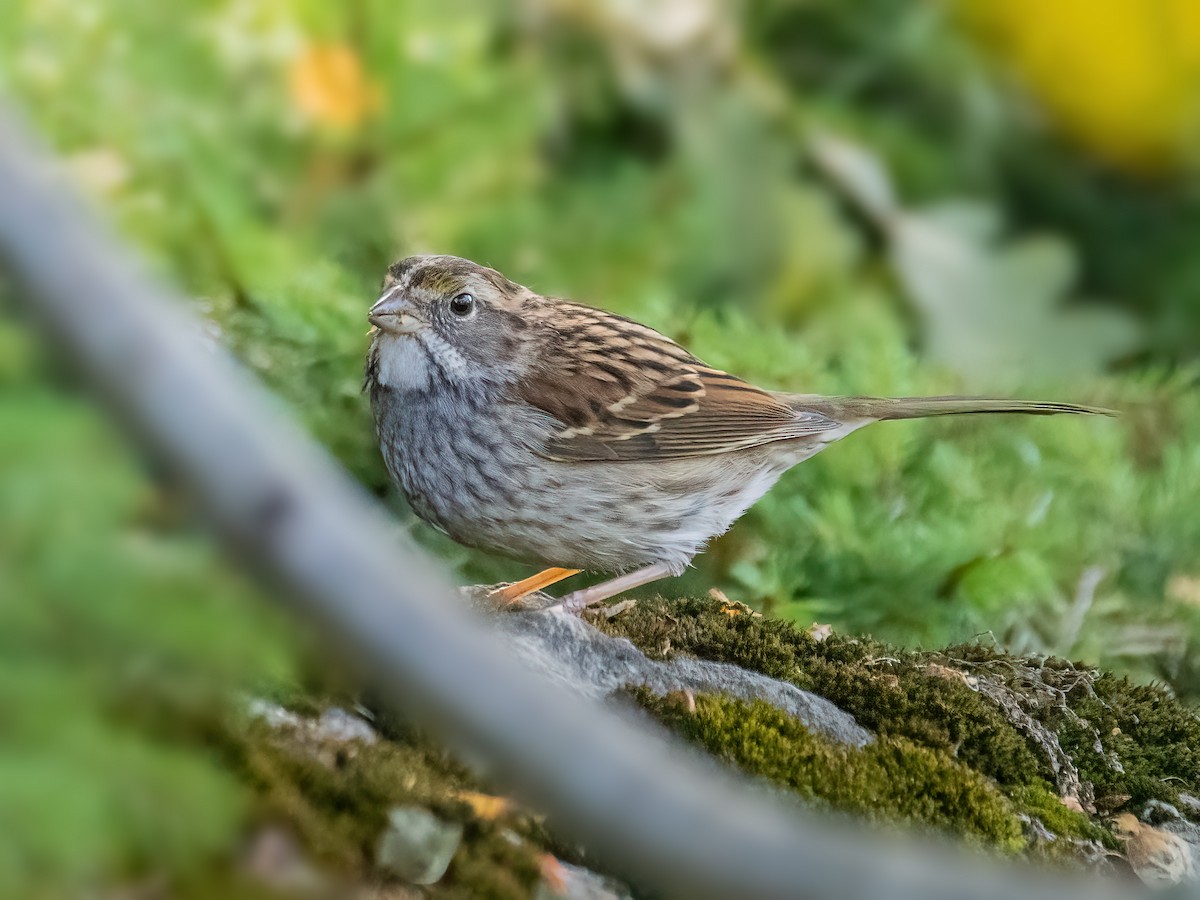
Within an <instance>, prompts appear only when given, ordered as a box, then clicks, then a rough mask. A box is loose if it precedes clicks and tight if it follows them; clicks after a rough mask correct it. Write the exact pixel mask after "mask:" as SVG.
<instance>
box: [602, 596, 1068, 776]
mask: <svg viewBox="0 0 1200 900" xmlns="http://www.w3.org/2000/svg"><path fill="white" fill-rule="evenodd" d="M603 627H605V628H607V629H608V630H609V631H611V632H612V633H615V634H620V635H622V636H624V637H628V638H629V639H630V640H632V641H633V642H634V643H635V644H637V645H638V646H639V647H641V648H643V649H644V650H645V651H646V652H648V653H651V654H657V655H659V656H664V655H670V654H671V653H675V652H683V653H688V654H691V655H693V656H698V657H701V658H703V659H711V660H719V661H722V662H729V663H733V664H735V665H739V666H744V667H745V668H748V669H753V670H755V671H758V672H762V673H763V674H765V675H769V676H771V677H773V678H780V679H784V680H786V681H790V682H792V683H793V684H796V685H797V686H798V687H801V688H804V689H805V690H809V691H812V692H814V693H816V694H819V695H821V696H822V697H826V698H828V699H829V700H831V701H833V702H834V703H836V704H837V705H838V706H840V707H841V708H842V709H844V710H846V711H847V712H849V713H851V714H852V715H853V716H854V717H855V718H856V719H857V720H858V721H859V723H860V724H862V725H863V726H865V727H866V728H869V729H871V730H872V731H874V732H876V733H877V734H879V735H880V736H883V737H902V738H907V739H909V740H911V741H913V742H914V743H916V744H919V745H921V746H924V747H928V748H930V749H933V750H940V751H942V752H945V753H948V754H950V755H952V756H954V757H956V758H957V759H959V760H960V761H962V762H963V763H965V764H966V765H968V766H970V767H971V768H972V769H974V770H975V771H977V772H980V773H982V774H984V775H987V776H988V777H990V778H994V779H995V780H996V781H997V782H999V783H1000V784H1002V785H1023V784H1032V783H1036V782H1039V781H1041V780H1044V779H1045V778H1048V777H1049V776H1050V770H1049V764H1048V761H1047V760H1046V758H1045V757H1044V756H1043V755H1042V754H1040V753H1039V752H1038V751H1036V750H1035V749H1034V748H1033V747H1031V746H1030V744H1029V741H1028V740H1027V739H1026V738H1025V736H1023V735H1022V734H1021V733H1020V732H1018V731H1017V730H1016V729H1015V728H1014V727H1013V726H1012V725H1011V724H1010V723H1009V722H1008V720H1007V719H1006V718H1005V717H1004V715H1003V714H1002V713H1001V712H1000V711H999V710H998V709H996V707H995V706H994V705H993V704H991V703H990V702H988V700H987V699H986V698H984V697H982V696H980V695H979V694H978V693H977V692H975V691H973V690H972V689H971V688H970V687H969V686H968V685H967V684H966V683H965V682H963V681H961V680H958V679H954V678H946V677H942V676H941V675H939V674H936V673H937V672H938V671H939V670H937V669H931V668H930V667H929V666H928V661H927V660H926V659H924V658H923V657H922V656H921V655H920V654H915V653H912V652H910V651H904V650H898V649H897V648H895V647H890V646H887V645H886V644H882V643H879V642H876V641H873V640H870V639H851V638H848V637H844V636H841V635H836V634H835V635H832V636H830V637H829V638H827V639H826V640H824V641H820V642H818V641H816V640H814V639H813V638H812V637H810V636H809V635H808V634H806V633H805V632H803V631H801V630H799V629H798V628H796V627H795V626H794V625H792V624H791V623H789V622H786V621H783V620H779V619H768V618H764V617H759V616H751V615H746V614H744V613H743V614H740V615H733V616H731V615H729V613H728V612H726V611H723V610H722V604H720V603H718V602H716V601H713V600H707V599H705V600H677V601H667V600H662V599H652V600H640V601H639V602H638V605H637V606H636V607H635V608H633V609H632V610H630V611H629V612H627V613H625V614H623V615H621V616H618V617H617V618H615V619H613V620H612V621H611V622H609V623H608V624H606V625H604V626H603Z"/></svg>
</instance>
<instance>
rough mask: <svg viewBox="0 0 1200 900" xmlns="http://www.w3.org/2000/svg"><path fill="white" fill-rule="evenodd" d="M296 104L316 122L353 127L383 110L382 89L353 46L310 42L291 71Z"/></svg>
mask: <svg viewBox="0 0 1200 900" xmlns="http://www.w3.org/2000/svg"><path fill="white" fill-rule="evenodd" d="M288 84H289V87H290V90H291V97H292V104H293V106H294V107H295V108H296V110H297V111H298V112H299V113H300V114H301V115H302V116H304V117H305V118H306V119H308V120H309V121H311V122H314V123H315V124H317V125H319V126H322V127H326V128H331V129H333V130H338V131H351V130H353V129H355V128H357V127H358V126H360V125H361V124H362V123H363V122H364V121H365V120H366V119H367V118H368V117H369V116H371V115H372V114H374V113H375V112H377V111H378V110H379V107H380V105H381V102H382V91H381V90H380V88H379V85H378V84H376V83H375V82H373V81H372V80H371V79H370V78H368V77H367V74H366V72H365V71H364V70H363V67H362V61H361V59H359V56H358V54H357V53H356V52H355V51H354V49H353V48H352V47H349V46H347V45H346V44H341V43H330V44H310V45H309V46H308V47H306V48H305V49H304V50H303V52H301V53H300V55H299V56H297V57H296V58H295V59H294V60H293V61H292V64H291V66H290V68H289V71H288Z"/></svg>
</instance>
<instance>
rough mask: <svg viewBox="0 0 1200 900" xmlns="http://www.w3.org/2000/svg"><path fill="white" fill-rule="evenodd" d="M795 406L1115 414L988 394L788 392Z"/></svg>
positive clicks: (838, 413)
mask: <svg viewBox="0 0 1200 900" xmlns="http://www.w3.org/2000/svg"><path fill="white" fill-rule="evenodd" d="M788 400H789V402H790V404H791V406H792V407H793V408H794V409H797V410H808V411H810V412H817V413H821V414H822V415H825V416H828V417H829V418H831V419H835V420H837V421H839V422H858V421H862V422H868V421H887V420H889V419H924V418H928V417H930V416H960V415H968V414H976V413H1019V414H1023V415H1031V416H1056V415H1062V414H1067V415H1085V416H1115V415H1116V413H1115V412H1113V411H1112V410H1111V409H1101V408H1099V407H1095V406H1080V405H1078V404H1075V403H1052V402H1046V401H1042V400H1001V399H996V398H991V397H890V398H889V397H819V396H813V395H804V394H791V395H789V396H788Z"/></svg>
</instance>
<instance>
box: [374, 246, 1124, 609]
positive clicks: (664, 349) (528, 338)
mask: <svg viewBox="0 0 1200 900" xmlns="http://www.w3.org/2000/svg"><path fill="white" fill-rule="evenodd" d="M368 319H369V320H370V322H371V325H372V326H373V327H372V329H371V331H370V338H371V340H370V349H369V350H368V353H367V360H366V377H365V383H364V390H365V391H366V392H367V394H368V395H369V397H370V404H371V409H372V412H373V415H374V419H375V428H376V432H377V435H378V438H379V445H380V449H381V452H382V455H383V460H384V463H385V464H386V466H387V470H388V473H389V474H390V476H391V478H392V479H393V480H394V481H395V483H396V484H397V485H398V486H399V487H400V489H401V490H402V491H403V493H404V495H405V496H406V497H407V498H408V502H409V503H410V504H411V506H412V508H413V510H414V511H415V512H416V514H417V515H418V516H420V517H421V518H422V519H424V520H425V521H426V522H429V523H430V524H431V525H433V526H434V527H436V528H438V529H439V530H441V531H443V532H444V533H446V534H448V535H449V536H450V537H451V538H453V539H454V540H456V541H458V542H459V543H462V544H466V545H468V546H471V547H478V548H481V549H484V550H487V551H490V552H493V553H499V554H503V555H506V556H510V557H514V558H516V559H519V560H522V561H526V562H531V563H540V564H542V565H544V566H547V567H549V568H546V569H545V570H544V571H542V572H539V573H538V574H537V575H534V576H531V577H530V578H526V579H524V580H523V581H519V582H517V583H515V584H512V585H509V586H507V587H505V588H503V589H502V590H501V591H500V592H499V593H498V596H499V599H501V600H503V601H509V602H511V601H515V600H517V599H520V598H521V597H523V596H525V595H526V594H529V593H532V592H533V591H537V590H541V589H543V588H545V587H548V586H549V585H551V584H554V583H555V582H557V581H560V580H562V579H563V578H566V577H569V576H571V575H574V574H576V573H578V572H579V571H582V570H588V571H597V572H604V573H612V574H613V576H614V577H611V578H609V579H608V580H606V581H603V582H601V583H599V584H596V585H593V586H591V587H587V588H584V589H582V590H577V591H574V592H572V593H570V594H568V595H567V596H566V597H564V598H563V599H562V601H561V606H562V607H563V608H564V609H566V610H570V611H575V612H578V611H579V610H581V609H583V608H584V607H586V606H588V605H591V604H593V603H598V602H600V601H602V600H605V599H607V598H609V597H612V596H614V595H616V594H619V593H621V592H622V591H626V590H629V589H631V588H634V587H638V586H639V585H644V584H647V583H649V582H652V581H656V580H658V579H661V578H666V577H668V576H674V575H679V574H681V573H682V572H683V571H684V570H685V569H686V568H687V566H688V565H689V563H690V562H691V560H692V558H693V557H695V556H696V554H697V553H699V552H700V551H702V550H703V549H704V547H705V545H706V544H707V543H708V541H710V540H711V539H712V538H713V537H715V536H717V535H720V534H723V533H724V532H725V531H726V530H727V529H728V528H729V527H730V525H732V524H733V523H734V521H736V520H737V519H738V517H739V516H741V515H742V514H743V513H744V512H745V511H746V510H747V509H748V508H749V507H750V506H751V505H752V504H753V503H754V502H755V501H757V500H758V499H759V498H760V497H761V496H762V495H763V494H765V493H766V492H767V490H769V489H770V488H771V486H772V485H773V484H775V482H776V481H777V480H778V479H779V477H780V476H781V475H782V474H783V473H784V472H786V471H787V470H788V469H790V468H791V467H792V466H794V465H796V464H797V463H800V462H803V461H804V460H806V459H808V458H809V457H811V456H813V455H814V454H816V453H818V452H820V451H821V450H823V449H824V448H825V447H827V446H828V445H830V444H832V443H833V442H835V441H838V440H841V439H842V438H844V437H845V436H846V435H848V434H850V433H851V432H853V431H857V430H858V429H860V428H862V427H863V426H865V425H870V424H872V423H873V422H880V421H887V420H891V419H914V418H923V417H927V416H946V415H959V414H963V413H1026V414H1032V415H1052V414H1057V413H1079V414H1092V413H1103V414H1108V411H1107V410H1100V409H1095V408H1092V407H1087V406H1077V405H1075V404H1070V403H1047V402H1041V401H1027V400H1001V399H990V398H974V397H919V398H914V397H903V398H892V399H885V398H877V397H824V396H819V395H815V394H793V393H783V392H779V391H771V390H765V389H763V388H760V387H756V386H755V385H753V384H750V383H749V382H747V381H745V380H743V379H741V378H739V377H737V376H736V375H732V374H730V373H728V372H724V371H721V370H720V369H716V368H713V367H712V366H709V365H707V364H705V363H704V362H703V361H701V360H700V359H698V358H697V357H695V356H693V355H692V354H691V353H689V352H688V351H687V350H686V349H684V348H683V347H681V346H680V345H679V344H677V343H676V342H675V341H673V340H671V339H670V338H669V337H667V336H666V335H663V334H661V333H660V332H658V331H655V330H654V329H653V328H649V327H647V326H646V325H642V324H640V323H638V322H635V321H634V320H632V319H628V318H626V317H624V316H620V315H617V314H615V313H611V312H606V311H604V310H602V309H596V308H593V307H590V306H585V305H583V304H581V303H575V302H572V301H570V300H563V299H558V298H555V297H545V296H542V295H540V294H537V293H535V292H534V291H532V290H530V289H529V288H527V287H524V286H522V285H520V284H517V283H515V282H513V281H510V280H509V279H508V278H506V277H505V276H504V275H502V274H500V273H499V272H497V271H496V270H495V269H490V268H487V267H486V266H482V265H479V264H477V263H474V262H471V261H470V260H466V259H461V258H458V257H454V256H433V255H429V256H411V257H409V258H407V259H403V260H401V261H400V262H397V263H395V264H393V265H392V266H390V267H389V268H388V270H387V274H386V276H385V277H384V281H383V286H382V293H381V295H380V297H379V299H378V300H377V301H376V302H375V304H374V305H373V306H372V307H371V309H370V312H369V313H368Z"/></svg>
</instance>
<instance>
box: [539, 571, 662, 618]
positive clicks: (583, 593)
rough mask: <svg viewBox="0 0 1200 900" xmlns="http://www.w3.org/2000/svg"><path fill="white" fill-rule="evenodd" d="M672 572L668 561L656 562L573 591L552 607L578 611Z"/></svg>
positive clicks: (572, 611) (573, 611)
mask: <svg viewBox="0 0 1200 900" xmlns="http://www.w3.org/2000/svg"><path fill="white" fill-rule="evenodd" d="M671 574H673V573H672V572H671V568H670V566H668V565H667V564H666V563H660V562H658V563H654V564H652V565H649V566H646V567H645V568H644V569H638V570H637V571H636V572H627V573H626V574H624V575H618V576H617V577H616V578H610V579H609V580H608V581H602V582H600V583H599V584H593V585H592V586H591V587H586V588H583V589H582V590H578V591H572V592H571V593H569V594H567V595H566V596H565V597H563V598H562V599H561V600H560V601H559V602H558V603H556V604H554V606H552V607H550V609H554V608H556V607H562V609H563V611H564V612H569V613H578V612H580V611H582V610H583V609H584V608H585V607H588V606H591V605H592V604H593V603H599V602H600V601H601V600H607V599H608V598H609V597H615V596H616V595H617V594H620V593H621V592H623V591H628V590H632V589H633V588H635V587H640V586H641V585H643V584H649V583H650V582H651V581H658V579H660V578H666V577H668V576H669V575H671Z"/></svg>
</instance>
